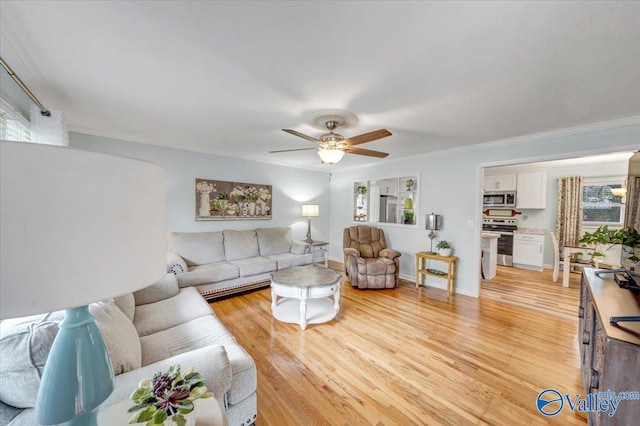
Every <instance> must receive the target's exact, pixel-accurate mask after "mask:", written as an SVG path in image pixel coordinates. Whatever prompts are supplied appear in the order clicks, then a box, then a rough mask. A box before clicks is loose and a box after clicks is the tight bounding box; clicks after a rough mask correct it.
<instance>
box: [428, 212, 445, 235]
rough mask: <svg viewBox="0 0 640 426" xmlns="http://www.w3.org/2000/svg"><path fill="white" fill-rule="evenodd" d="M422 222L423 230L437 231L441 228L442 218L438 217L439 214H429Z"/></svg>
mask: <svg viewBox="0 0 640 426" xmlns="http://www.w3.org/2000/svg"><path fill="white" fill-rule="evenodd" d="M424 222H425V226H424V227H425V229H428V230H431V231H438V230H439V229H440V228H441V227H442V216H440V215H439V214H434V213H431V214H428V215H426V216H425V218H424Z"/></svg>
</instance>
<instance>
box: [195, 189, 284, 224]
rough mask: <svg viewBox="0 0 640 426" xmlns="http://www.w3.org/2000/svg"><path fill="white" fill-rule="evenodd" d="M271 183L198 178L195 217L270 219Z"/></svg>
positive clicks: (201, 218) (205, 218)
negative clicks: (262, 183)
mask: <svg viewBox="0 0 640 426" xmlns="http://www.w3.org/2000/svg"><path fill="white" fill-rule="evenodd" d="M272 213H273V212H272V211H271V185H261V184H256V183H244V182H227V181H223V180H208V179H196V220H245V219H253V220H255V219H271V217H272V216H271V215H272Z"/></svg>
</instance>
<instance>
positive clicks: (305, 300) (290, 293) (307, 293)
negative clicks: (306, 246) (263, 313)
mask: <svg viewBox="0 0 640 426" xmlns="http://www.w3.org/2000/svg"><path fill="white" fill-rule="evenodd" d="M278 296H280V297H281V299H280V300H278ZM331 296H333V300H331ZM339 310H340V274H338V273H336V272H335V271H333V270H331V269H327V268H322V267H319V266H313V265H309V266H291V267H289V268H284V269H281V270H279V271H277V272H274V273H273V274H271V311H272V313H273V316H274V318H275V319H277V320H278V321H282V322H288V323H293V324H300V327H301V328H302V329H303V330H304V329H306V328H307V324H319V323H323V322H327V321H330V320H332V319H333V318H335V317H336V315H337V314H338V311H339Z"/></svg>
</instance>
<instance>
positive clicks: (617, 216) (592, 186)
mask: <svg viewBox="0 0 640 426" xmlns="http://www.w3.org/2000/svg"><path fill="white" fill-rule="evenodd" d="M623 187H624V178H608V179H598V180H595V179H585V181H584V183H583V185H582V221H583V225H584V226H600V225H613V226H622V224H623V221H624V207H623V204H622V202H621V201H622V200H621V199H620V198H618V197H616V196H615V195H613V192H612V191H611V190H612V189H613V188H623Z"/></svg>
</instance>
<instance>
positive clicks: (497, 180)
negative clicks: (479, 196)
mask: <svg viewBox="0 0 640 426" xmlns="http://www.w3.org/2000/svg"><path fill="white" fill-rule="evenodd" d="M516 180H517V176H516V174H515V173H505V174H500V175H488V176H485V177H484V185H483V187H484V190H485V191H515V190H516Z"/></svg>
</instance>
